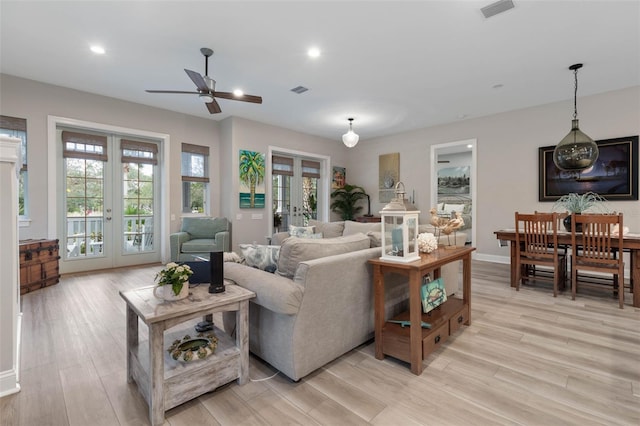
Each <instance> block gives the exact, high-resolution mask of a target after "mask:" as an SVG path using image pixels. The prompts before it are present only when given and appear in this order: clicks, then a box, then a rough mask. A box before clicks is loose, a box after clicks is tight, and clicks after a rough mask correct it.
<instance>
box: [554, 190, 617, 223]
mask: <svg viewBox="0 0 640 426" xmlns="http://www.w3.org/2000/svg"><path fill="white" fill-rule="evenodd" d="M606 202H607V200H606V199H605V198H604V197H602V196H601V195H599V194H596V193H595V192H587V193H584V194H576V193H575V192H572V193H570V194H566V195H563V196H562V197H560V198H558V200H557V201H556V202H555V203H554V205H553V210H554V211H558V210H562V211H568V212H569V213H575V214H582V213H585V212H589V213H610V212H611V211H610V209H609V207H608V206H607V204H606ZM563 223H564V227H565V228H566V229H567V231H571V216H570V215H569V216H567V217H566V218H564V220H563ZM578 231H580V229H578Z"/></svg>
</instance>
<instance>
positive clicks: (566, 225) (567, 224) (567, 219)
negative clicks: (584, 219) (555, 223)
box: [562, 213, 582, 232]
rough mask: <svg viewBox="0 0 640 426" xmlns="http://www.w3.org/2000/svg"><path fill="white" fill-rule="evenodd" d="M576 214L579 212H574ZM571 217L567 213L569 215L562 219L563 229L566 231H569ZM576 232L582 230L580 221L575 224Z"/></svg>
mask: <svg viewBox="0 0 640 426" xmlns="http://www.w3.org/2000/svg"><path fill="white" fill-rule="evenodd" d="M576 214H579V213H576ZM571 217H572V216H571V215H569V216H567V217H565V218H564V219H562V224H563V225H564V229H566V230H567V232H571V222H572V221H571ZM576 232H582V224H581V223H579V224H578V225H577V226H576Z"/></svg>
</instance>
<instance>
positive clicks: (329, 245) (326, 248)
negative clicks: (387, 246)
mask: <svg viewBox="0 0 640 426" xmlns="http://www.w3.org/2000/svg"><path fill="white" fill-rule="evenodd" d="M369 245H370V242H369V237H367V236H366V235H364V234H355V235H349V236H345V237H337V238H323V239H319V240H314V239H306V238H287V239H286V240H284V241H283V243H282V245H281V246H280V258H279V259H278V269H277V270H276V273H277V274H279V275H282V276H285V277H288V278H293V276H294V275H295V273H296V269H297V268H298V264H299V263H300V262H304V261H306V260H312V259H318V258H320V257H327V256H333V255H336V254H343V253H349V252H352V251H356V250H364V249H368V248H369Z"/></svg>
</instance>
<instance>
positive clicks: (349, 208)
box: [331, 183, 367, 220]
mask: <svg viewBox="0 0 640 426" xmlns="http://www.w3.org/2000/svg"><path fill="white" fill-rule="evenodd" d="M366 197H367V193H366V192H365V191H364V188H362V187H360V186H356V185H349V184H348V183H347V184H345V185H344V186H343V187H342V188H338V189H336V190H335V191H333V192H332V193H331V199H332V200H333V201H332V202H331V211H333V212H336V213H338V214H340V217H341V218H342V220H354V219H355V217H356V214H358V213H359V212H360V210H362V206H356V203H357V201H358V200H361V199H363V198H366Z"/></svg>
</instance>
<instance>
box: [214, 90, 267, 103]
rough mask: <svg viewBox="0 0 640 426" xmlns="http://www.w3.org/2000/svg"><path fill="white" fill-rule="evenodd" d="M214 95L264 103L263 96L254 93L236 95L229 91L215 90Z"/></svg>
mask: <svg viewBox="0 0 640 426" xmlns="http://www.w3.org/2000/svg"><path fill="white" fill-rule="evenodd" d="M213 96H215V97H216V98H222V99H231V100H234V101H243V102H251V103H254V104H261V103H262V97H261V96H254V95H242V96H236V95H234V94H233V93H229V92H213Z"/></svg>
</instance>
